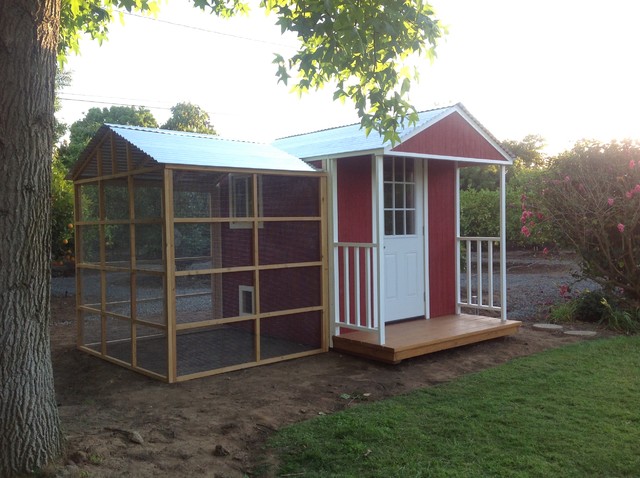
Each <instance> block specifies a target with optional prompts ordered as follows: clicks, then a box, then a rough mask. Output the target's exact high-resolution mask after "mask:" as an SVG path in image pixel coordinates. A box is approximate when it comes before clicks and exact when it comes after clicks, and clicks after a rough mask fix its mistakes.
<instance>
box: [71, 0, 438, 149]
mask: <svg viewBox="0 0 640 478" xmlns="http://www.w3.org/2000/svg"><path fill="white" fill-rule="evenodd" d="M193 4H194V6H195V7H197V8H200V9H202V10H204V11H209V12H211V13H214V14H216V15H218V16H221V17H229V16H232V15H235V14H240V13H247V12H248V11H249V4H248V2H247V1H241V0H193ZM260 6H261V8H263V9H265V10H266V11H267V12H272V13H274V14H275V16H276V17H277V20H276V23H277V24H278V25H279V26H280V28H281V29H282V32H286V31H288V32H292V33H294V34H295V35H296V36H297V38H298V40H299V47H298V49H297V51H296V52H295V53H294V54H293V55H291V56H290V57H288V58H285V57H283V56H282V55H276V58H275V60H274V64H275V65H276V76H277V78H278V81H282V82H283V83H284V84H289V83H290V82H292V83H293V90H294V91H297V92H298V93H300V94H302V93H304V92H306V91H308V90H310V89H319V88H322V87H323V86H325V85H327V84H330V85H332V86H333V88H334V94H333V97H334V99H339V100H341V101H344V100H346V99H349V100H351V101H352V102H353V103H354V105H355V108H356V110H357V112H358V115H359V116H360V119H361V124H362V126H363V127H364V128H365V131H366V133H367V134H369V133H370V132H371V131H372V130H376V131H378V132H379V133H380V134H382V136H383V137H384V139H385V140H390V141H392V142H397V141H399V139H400V138H399V136H398V133H397V131H398V129H399V128H400V127H401V126H403V125H404V124H405V122H409V123H414V122H415V121H416V120H417V112H416V111H415V109H414V107H413V106H411V104H410V103H409V102H408V99H407V98H408V94H409V90H410V88H411V82H412V81H413V80H417V79H418V73H417V69H416V68H415V67H411V66H410V63H411V59H412V58H413V57H415V56H422V57H426V58H428V59H430V60H433V59H434V58H435V48H436V45H437V42H438V40H439V39H440V38H441V37H442V35H443V34H444V33H445V30H444V28H443V26H442V25H441V24H440V22H439V21H438V20H437V19H436V17H435V12H434V10H433V8H432V7H431V6H430V5H429V4H428V3H426V2H424V1H423V0H386V1H385V0H298V1H294V0H262V1H261V3H260ZM116 9H125V10H127V11H134V10H135V11H139V12H144V13H151V14H153V13H155V12H156V11H157V10H158V2H157V1H155V0H70V1H66V2H63V9H62V19H61V21H62V28H61V38H60V59H61V61H64V57H65V55H66V54H67V53H68V52H69V51H75V52H77V51H78V45H79V39H80V37H81V36H82V34H85V33H86V34H88V35H90V36H91V38H93V39H97V40H98V41H100V42H101V41H103V40H104V39H106V37H107V34H108V24H109V22H110V21H111V18H112V16H113V13H114V11H115V10H116Z"/></svg>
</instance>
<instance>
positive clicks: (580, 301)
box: [573, 291, 607, 323]
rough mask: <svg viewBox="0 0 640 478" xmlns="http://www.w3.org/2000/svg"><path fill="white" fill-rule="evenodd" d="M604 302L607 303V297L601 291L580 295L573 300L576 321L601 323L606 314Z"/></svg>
mask: <svg viewBox="0 0 640 478" xmlns="http://www.w3.org/2000/svg"><path fill="white" fill-rule="evenodd" d="M603 301H605V302H606V301H607V297H606V296H605V294H604V293H603V292H601V291H593V292H591V291H586V292H584V293H582V294H580V295H579V296H578V297H577V298H576V299H574V300H573V302H574V303H575V309H574V317H575V319H576V320H579V321H581V322H592V323H597V322H600V321H601V320H602V317H603V316H604V313H605V312H606V308H605V306H604V305H603Z"/></svg>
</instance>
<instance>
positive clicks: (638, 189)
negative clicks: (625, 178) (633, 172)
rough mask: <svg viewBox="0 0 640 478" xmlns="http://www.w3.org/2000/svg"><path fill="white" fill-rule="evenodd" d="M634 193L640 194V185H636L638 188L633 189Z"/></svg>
mask: <svg viewBox="0 0 640 478" xmlns="http://www.w3.org/2000/svg"><path fill="white" fill-rule="evenodd" d="M633 192H634V193H638V194H640V184H636V187H635V188H633Z"/></svg>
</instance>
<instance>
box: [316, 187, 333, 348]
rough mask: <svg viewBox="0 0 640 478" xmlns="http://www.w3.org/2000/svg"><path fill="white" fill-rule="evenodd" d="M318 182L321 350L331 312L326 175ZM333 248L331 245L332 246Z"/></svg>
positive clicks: (327, 337) (328, 338)
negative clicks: (320, 257) (320, 258)
mask: <svg viewBox="0 0 640 478" xmlns="http://www.w3.org/2000/svg"><path fill="white" fill-rule="evenodd" d="M318 181H319V182H320V187H319V190H320V197H319V198H318V201H319V202H320V203H319V206H320V254H321V255H322V267H321V268H320V274H322V277H321V284H322V339H321V340H322V341H321V346H322V350H324V351H325V352H326V351H328V350H329V342H330V340H331V337H330V336H329V331H330V330H331V326H330V324H329V322H330V321H331V313H330V312H329V273H330V269H329V254H328V249H329V248H328V246H327V243H328V233H327V177H326V176H322V177H321V178H320V179H319V180H318ZM332 249H333V247H332Z"/></svg>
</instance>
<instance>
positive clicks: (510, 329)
mask: <svg viewBox="0 0 640 478" xmlns="http://www.w3.org/2000/svg"><path fill="white" fill-rule="evenodd" d="M520 325H521V322H519V321H516V320H507V321H505V322H502V321H501V320H500V319H496V318H492V317H484V316H478V315H466V314H463V315H447V316H444V317H438V318H433V319H429V320H426V319H417V320H409V321H405V322H398V323H394V324H389V325H387V327H386V330H385V333H386V343H385V344H384V345H378V344H377V340H378V335H377V333H376V332H366V331H364V332H363V331H358V332H352V333H345V334H343V335H340V336H334V337H333V349H334V350H336V351H339V352H344V353H348V354H352V355H358V356H361V357H365V358H369V359H372V360H377V361H379V362H385V363H392V364H397V363H399V362H401V361H402V360H404V359H408V358H412V357H418V356H420V355H426V354H430V353H433V352H438V351H440V350H446V349H451V348H455V347H460V346H463V345H468V344H473V343H477V342H483V341H485V340H491V339H495V338H498V337H505V336H507V335H513V334H515V333H517V332H518V329H519V328H520Z"/></svg>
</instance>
